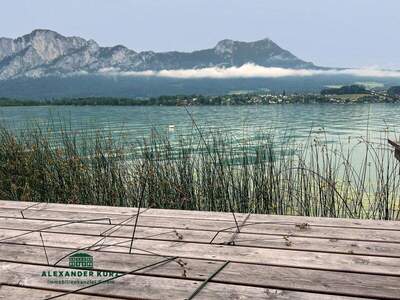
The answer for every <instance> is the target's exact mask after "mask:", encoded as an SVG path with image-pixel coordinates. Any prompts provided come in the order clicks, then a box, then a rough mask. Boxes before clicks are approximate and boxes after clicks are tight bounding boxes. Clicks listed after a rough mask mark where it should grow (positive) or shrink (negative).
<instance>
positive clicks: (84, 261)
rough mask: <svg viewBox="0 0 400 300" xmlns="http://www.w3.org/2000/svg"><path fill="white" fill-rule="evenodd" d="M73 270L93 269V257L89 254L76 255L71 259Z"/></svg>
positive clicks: (70, 263)
mask: <svg viewBox="0 0 400 300" xmlns="http://www.w3.org/2000/svg"><path fill="white" fill-rule="evenodd" d="M69 266H70V267H71V268H80V269H93V256H91V255H90V254H87V253H76V254H73V255H71V256H70V257H69Z"/></svg>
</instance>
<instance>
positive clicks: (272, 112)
mask: <svg viewBox="0 0 400 300" xmlns="http://www.w3.org/2000/svg"><path fill="white" fill-rule="evenodd" d="M189 111H190V112H191V114H192V117H193V119H194V120H195V122H196V124H197V125H198V126H199V127H200V128H201V129H202V130H207V129H218V130H222V131H225V132H229V133H230V134H231V135H233V136H235V137H236V138H245V139H250V140H251V139H255V138H256V137H257V135H258V134H260V132H270V131H271V130H272V131H273V132H274V133H275V134H276V135H278V136H279V135H284V134H288V132H290V135H292V136H294V137H295V138H296V141H297V142H301V141H302V140H303V139H306V138H307V137H308V136H309V134H310V130H311V129H312V130H313V133H314V134H317V135H320V136H322V137H323V138H326V139H327V140H328V141H332V142H335V141H338V140H344V139H346V140H348V139H349V138H350V139H351V140H354V143H356V142H357V140H358V139H359V137H361V136H363V137H366V135H367V129H368V132H369V136H370V139H371V140H374V141H377V140H378V139H380V138H382V137H383V133H384V132H385V131H387V130H388V131H389V132H388V134H389V136H391V137H392V138H394V137H395V136H396V131H397V129H398V128H399V127H400V118H399V115H400V106H399V105H397V104H389V103H387V104H384V103H383V104H351V105H349V104H347V105H343V104H341V105H340V104H310V105H307V104H285V105H264V106H199V107H190V108H189ZM50 120H51V121H52V122H53V125H52V126H53V127H55V128H57V127H58V126H60V125H61V123H63V124H68V126H69V127H70V128H71V130H78V131H79V130H81V129H85V131H88V132H93V131H97V130H101V131H105V132H112V133H113V135H115V136H121V135H123V136H124V137H126V138H127V139H129V140H132V141H134V140H137V139H138V138H141V137H146V136H149V134H150V133H151V129H152V128H157V129H158V131H159V132H161V133H166V134H168V135H170V136H172V137H173V136H174V135H177V134H178V133H179V134H186V133H190V132H192V131H193V130H194V127H193V122H192V119H191V116H190V115H189V114H188V113H187V111H186V110H185V108H184V107H155V106H143V107H141V106H123V107H121V106H82V107H73V106H59V107H58V106H51V107H6V108H4V107H3V108H0V122H2V123H3V124H6V125H7V126H10V127H11V128H13V129H16V130H18V129H21V128H24V127H26V126H27V125H28V124H29V125H31V122H37V123H38V124H41V126H44V125H45V124H48V122H49V121H50Z"/></svg>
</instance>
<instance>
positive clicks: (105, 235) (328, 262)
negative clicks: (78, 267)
mask: <svg viewBox="0 0 400 300" xmlns="http://www.w3.org/2000/svg"><path fill="white" fill-rule="evenodd" d="M137 212H138V210H137V209H136V208H121V207H104V206H89V205H75V204H73V205H62V204H47V203H32V202H13V201H0V299H24V298H27V299H51V298H52V297H57V299H96V298H99V299H110V298H113V299H188V298H190V297H191V295H193V294H194V292H195V291H196V290H197V289H199V291H198V293H197V294H196V295H195V297H194V299H358V298H363V299H365V298H367V299H400V222H395V221H390V222H385V221H373V220H352V219H332V218H306V217H292V216H290V217H289V216H270V215H248V214H236V217H237V220H238V223H239V224H240V232H237V228H236V226H235V222H234V220H233V217H232V214H230V213H214V212H194V211H181V210H159V209H142V210H141V213H140V215H139V216H137ZM136 218H138V219H137V227H136V228H135V222H136ZM134 229H135V239H134V240H133V241H132V234H133V231H134ZM131 244H132V249H130V248H131ZM130 250H131V253H129V252H130ZM76 252H78V253H81V252H84V253H87V254H89V255H91V256H92V257H93V260H94V267H93V271H107V272H116V273H115V274H117V273H118V274H120V277H119V276H118V277H117V278H115V279H114V280H113V282H112V283H108V284H107V283H101V284H98V285H96V286H89V284H86V285H77V284H71V283H68V284H55V283H52V282H49V281H48V278H46V277H42V276H41V273H42V272H43V271H44V270H46V271H53V270H54V271H65V270H71V269H70V267H69V257H70V255H71V254H74V253H76ZM82 271H83V270H82ZM217 271H218V272H217ZM204 283H205V284H204ZM78 289H79V290H78ZM64 294H65V295H64Z"/></svg>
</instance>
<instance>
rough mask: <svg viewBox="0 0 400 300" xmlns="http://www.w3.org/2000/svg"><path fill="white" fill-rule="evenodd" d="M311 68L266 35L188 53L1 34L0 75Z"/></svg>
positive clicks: (41, 32) (46, 34)
mask: <svg viewBox="0 0 400 300" xmlns="http://www.w3.org/2000/svg"><path fill="white" fill-rule="evenodd" d="M246 63H253V64H257V65H260V66H266V67H271V66H272V67H288V68H313V67H315V66H314V65H313V64H311V63H307V62H304V61H302V60H301V59H299V58H297V57H296V56H294V55H293V54H291V53H290V52H289V51H287V50H284V49H282V48H280V47H279V46H278V45H277V44H275V43H274V42H273V41H271V40H270V39H268V38H266V39H262V40H259V41H255V42H241V41H234V40H231V39H224V40H221V41H220V42H218V43H217V45H216V46H215V47H214V48H212V49H205V50H199V51H194V52H190V53H184V52H178V51H172V52H166V53H157V52H153V51H144V52H140V53H137V52H135V51H133V50H130V49H128V48H126V47H125V46H123V45H116V46H114V47H101V46H99V45H98V44H97V42H96V41H94V40H85V39H83V38H80V37H75V36H72V37H66V36H63V35H61V34H59V33H57V32H55V31H52V30H48V29H36V30H34V31H32V32H31V33H29V34H26V35H24V36H22V37H19V38H16V39H10V38H0V80H4V79H10V78H16V77H41V76H49V75H54V76H59V75H65V74H70V73H71V72H72V73H75V72H77V73H79V72H81V73H82V72H83V73H89V74H91V73H96V72H99V71H101V70H103V69H108V68H114V69H119V70H124V71H145V70H162V69H169V70H170V69H192V68H202V67H213V66H224V67H231V66H242V65H244V64H246Z"/></svg>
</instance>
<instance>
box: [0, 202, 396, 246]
mask: <svg viewBox="0 0 400 300" xmlns="http://www.w3.org/2000/svg"><path fill="white" fill-rule="evenodd" d="M3 210H4V209H3ZM1 211H2V210H0V212H1ZM24 215H25V216H26V217H27V218H32V219H37V220H50V221H51V220H57V221H63V222H66V221H73V220H85V219H86V220H88V219H95V218H96V217H97V218H99V217H102V218H108V217H110V218H111V220H112V224H119V223H121V222H123V221H124V220H126V218H123V217H116V218H114V217H113V216H111V215H107V214H79V213H72V212H59V211H40V210H38V211H33V210H28V211H25V212H24ZM250 219H251V216H250ZM287 220H291V219H289V218H288V219H287ZM92 223H102V224H107V220H101V221H94V222H92ZM288 223H290V222H289V221H286V224H271V223H270V222H269V221H266V222H265V221H263V222H255V223H252V222H250V220H248V221H247V222H246V224H245V225H244V226H242V228H241V232H243V233H254V234H266V235H281V236H296V237H315V238H326V239H344V240H357V241H383V242H391V243H400V231H397V230H376V229H363V228H341V227H329V228H326V227H321V226H312V225H307V226H303V225H302V224H303V223H295V222H292V224H290V225H287V224H288ZM133 224H134V220H133V219H132V220H130V222H126V223H125V225H130V226H132V225H133ZM138 226H147V227H160V228H171V229H187V230H208V231H218V230H224V229H226V231H230V232H234V231H236V227H235V223H234V222H233V221H231V222H228V221H214V220H192V219H179V218H177V219H173V220H172V219H170V218H159V217H146V216H140V217H139V223H138Z"/></svg>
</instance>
